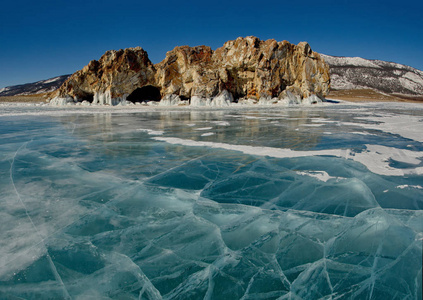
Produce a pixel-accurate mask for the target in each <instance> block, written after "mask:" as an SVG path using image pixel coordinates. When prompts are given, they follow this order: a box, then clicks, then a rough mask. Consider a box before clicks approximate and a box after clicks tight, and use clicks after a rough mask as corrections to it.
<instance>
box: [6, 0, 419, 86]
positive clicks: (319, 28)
mask: <svg viewBox="0 0 423 300" xmlns="http://www.w3.org/2000/svg"><path fill="white" fill-rule="evenodd" d="M249 35H255V36H257V37H259V38H260V39H263V40H266V39H270V38H273V39H276V40H277V41H282V40H287V41H289V42H291V43H295V44H297V43H299V42H301V41H307V42H309V43H310V45H311V48H312V49H313V50H314V51H317V52H319V53H325V54H329V55H335V56H360V57H364V58H368V59H381V60H387V61H393V62H397V63H402V64H406V65H410V66H412V67H415V68H417V69H420V70H423V50H422V49H423V1H421V0H419V1H390V0H388V1H373V0H368V1H360V0H356V1H345V0H338V1H325V0H320V1H309V0H302V1H293V0H291V1H282V0H279V1H265V0H262V1H249V0H244V1H239V0H226V1H220V0H215V1H201V0H197V1H190V0H185V1H159V0H156V1H154V0H153V1H133V0H129V1H123V2H122V1H116V0H115V1H109V0H104V1H94V0H85V1H80V0H72V1H69V0H45V1H43V0H40V1H33V0H32V1H27V0H14V1H7V0H6V1H4V2H3V3H2V5H1V8H0V88H2V87H5V86H9V85H15V84H21V83H28V82H34V81H38V80H42V79H48V78H51V77H54V76H58V75H63V74H70V73H73V72H75V71H76V70H79V69H81V68H82V67H83V66H85V65H86V64H88V62H89V61H90V60H92V59H99V58H100V57H101V55H102V54H103V53H104V52H105V51H106V50H110V49H121V48H127V47H135V46H141V47H143V48H144V49H145V50H146V51H147V52H148V54H149V57H150V60H151V61H152V62H153V63H158V62H160V61H161V60H162V59H163V58H164V57H165V55H166V52H167V51H169V50H172V49H173V48H174V47H175V46H181V45H189V46H197V45H208V46H210V47H212V49H216V48H218V47H220V46H222V45H223V43H224V42H225V41H228V40H233V39H236V38H237V37H239V36H249Z"/></svg>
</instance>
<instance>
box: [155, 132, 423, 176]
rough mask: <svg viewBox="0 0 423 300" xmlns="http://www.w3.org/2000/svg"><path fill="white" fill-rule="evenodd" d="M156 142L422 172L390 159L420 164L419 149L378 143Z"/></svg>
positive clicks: (166, 139) (401, 172)
mask: <svg viewBox="0 0 423 300" xmlns="http://www.w3.org/2000/svg"><path fill="white" fill-rule="evenodd" d="M154 139H155V140H157V141H163V142H167V143H170V144H179V145H185V146H196V147H209V148H220V149H226V150H233V151H240V152H243V153H245V154H249V155H258V156H270V157H276V158H293V157H306V156H336V157H340V158H346V159H352V160H354V161H357V162H359V163H361V164H363V165H365V166H366V167H367V168H368V169H369V170H370V171H371V172H373V173H375V174H379V175H387V176H404V175H409V174H414V175H421V174H423V167H415V168H406V169H398V168H394V167H391V166H390V165H389V162H390V160H391V159H393V160H396V161H399V162H404V163H408V164H413V165H417V164H420V163H421V160H420V159H418V158H420V157H423V152H414V151H410V150H405V149H396V148H390V147H385V146H381V145H366V147H367V150H366V151H363V152H360V153H356V152H353V151H351V150H349V149H327V150H312V151H294V150H291V149H286V148H272V147H255V146H247V145H232V144H225V143H214V142H201V141H193V140H186V139H180V138H175V137H155V138H154Z"/></svg>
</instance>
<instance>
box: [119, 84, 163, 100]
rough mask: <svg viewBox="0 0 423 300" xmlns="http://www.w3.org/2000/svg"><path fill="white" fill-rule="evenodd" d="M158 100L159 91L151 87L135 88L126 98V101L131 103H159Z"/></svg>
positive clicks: (159, 96) (159, 97)
mask: <svg viewBox="0 0 423 300" xmlns="http://www.w3.org/2000/svg"><path fill="white" fill-rule="evenodd" d="M160 99H161V95H160V90H159V89H158V88H157V87H155V86H152V85H146V86H143V87H141V88H137V89H135V90H134V91H133V92H132V93H131V94H130V95H129V96H128V97H127V98H126V100H128V101H131V102H142V101H160Z"/></svg>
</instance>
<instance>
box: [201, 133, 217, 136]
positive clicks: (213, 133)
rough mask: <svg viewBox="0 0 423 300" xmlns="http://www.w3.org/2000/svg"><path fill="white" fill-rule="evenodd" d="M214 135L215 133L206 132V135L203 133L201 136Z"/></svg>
mask: <svg viewBox="0 0 423 300" xmlns="http://www.w3.org/2000/svg"><path fill="white" fill-rule="evenodd" d="M212 135H214V132H206V133H203V134H202V135H201V136H212Z"/></svg>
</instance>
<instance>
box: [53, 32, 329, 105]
mask: <svg viewBox="0 0 423 300" xmlns="http://www.w3.org/2000/svg"><path fill="white" fill-rule="evenodd" d="M145 86H152V87H155V88H156V89H157V90H158V91H159V92H160V94H161V96H162V97H163V96H165V95H172V94H173V95H178V96H180V97H181V98H183V99H184V98H185V99H186V98H191V97H192V96H199V97H206V98H207V97H215V96H216V95H217V94H219V93H220V92H222V91H223V90H228V91H229V92H230V93H232V95H233V96H234V97H235V99H238V98H252V99H257V100H258V99H260V98H283V97H285V96H286V93H287V92H288V91H289V92H290V93H292V94H294V95H297V96H298V97H300V98H306V97H309V96H310V95H313V94H315V95H318V96H319V97H324V96H325V95H327V94H328V92H329V88H330V75H329V67H328V65H327V64H326V63H325V62H324V60H323V59H322V58H321V57H320V55H319V54H318V53H316V52H313V51H312V50H311V48H310V46H309V44H308V43H306V42H302V43H299V44H298V45H294V44H290V43H289V42H287V41H282V42H277V41H275V40H267V41H261V40H260V39H258V38H256V37H246V38H237V39H236V40H233V41H228V42H226V43H225V44H224V45H223V46H222V47H220V48H218V49H217V50H215V51H213V50H212V49H211V48H210V47H207V46H197V47H188V46H182V47H176V48H175V49H173V50H172V51H169V52H168V53H167V54H166V58H165V59H164V60H163V61H162V62H160V63H158V64H156V65H153V64H152V63H151V62H150V60H149V59H148V55H147V53H146V52H145V51H144V50H143V49H142V48H140V47H136V48H129V49H125V50H119V51H107V52H106V53H105V54H104V55H103V56H102V57H101V58H100V60H99V61H95V60H93V61H91V62H90V63H89V64H88V65H87V66H85V67H84V68H83V69H82V70H80V71H77V72H76V73H74V74H73V75H72V76H71V77H70V78H69V79H68V80H67V81H66V82H65V83H64V84H63V85H62V87H61V88H60V89H59V91H58V92H57V94H56V96H59V97H66V96H71V97H72V98H73V99H75V100H77V101H82V100H90V99H84V98H90V97H92V98H94V99H97V98H95V97H97V96H95V95H100V94H105V93H108V95H109V96H108V97H109V98H111V99H116V98H119V99H126V97H127V96H128V95H130V94H131V93H132V92H133V91H135V90H136V89H138V88H142V87H145Z"/></svg>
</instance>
